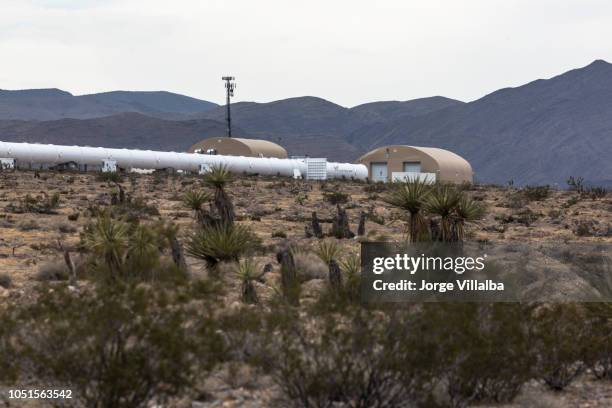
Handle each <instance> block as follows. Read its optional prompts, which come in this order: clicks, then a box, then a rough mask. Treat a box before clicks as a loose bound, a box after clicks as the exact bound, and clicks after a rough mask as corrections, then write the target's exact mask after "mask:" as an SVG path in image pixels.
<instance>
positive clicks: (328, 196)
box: [323, 191, 351, 205]
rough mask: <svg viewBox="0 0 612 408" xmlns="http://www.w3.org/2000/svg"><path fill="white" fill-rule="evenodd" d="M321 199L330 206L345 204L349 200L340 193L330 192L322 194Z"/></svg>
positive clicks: (349, 197) (346, 195)
mask: <svg viewBox="0 0 612 408" xmlns="http://www.w3.org/2000/svg"><path fill="white" fill-rule="evenodd" d="M323 199H324V200H325V201H327V202H328V203H330V204H332V205H338V204H346V203H348V202H349V201H350V200H351V196H350V195H349V194H347V193H343V192H342V191H330V192H325V193H323Z"/></svg>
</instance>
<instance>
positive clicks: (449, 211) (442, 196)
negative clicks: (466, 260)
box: [426, 184, 461, 241]
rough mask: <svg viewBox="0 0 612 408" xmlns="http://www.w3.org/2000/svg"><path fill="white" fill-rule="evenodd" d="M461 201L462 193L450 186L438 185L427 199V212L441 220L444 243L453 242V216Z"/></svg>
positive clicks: (441, 233)
mask: <svg viewBox="0 0 612 408" xmlns="http://www.w3.org/2000/svg"><path fill="white" fill-rule="evenodd" d="M460 199H461V195H460V193H459V192H457V190H456V189H455V187H454V186H451V185H449V184H439V185H436V186H435V187H434V188H433V189H432V191H431V193H430V194H429V195H428V197H427V203H426V209H427V211H428V212H429V213H431V214H435V215H439V216H440V218H441V220H440V237H441V239H442V241H451V240H452V225H453V215H454V211H455V208H456V207H457V204H458V203H459V201H460Z"/></svg>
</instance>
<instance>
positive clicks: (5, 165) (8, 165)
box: [0, 158, 15, 170]
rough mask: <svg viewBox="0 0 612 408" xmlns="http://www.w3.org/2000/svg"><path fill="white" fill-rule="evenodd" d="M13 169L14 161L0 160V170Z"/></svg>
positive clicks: (8, 159) (9, 159)
mask: <svg viewBox="0 0 612 408" xmlns="http://www.w3.org/2000/svg"><path fill="white" fill-rule="evenodd" d="M14 168H15V159H11V158H0V170H12V169H14Z"/></svg>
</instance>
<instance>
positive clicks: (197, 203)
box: [183, 190, 211, 225]
mask: <svg viewBox="0 0 612 408" xmlns="http://www.w3.org/2000/svg"><path fill="white" fill-rule="evenodd" d="M210 199H211V196H210V194H209V193H207V192H206V191H204V190H189V191H187V192H186V193H185V194H184V195H183V203H184V204H185V206H186V207H188V208H190V209H191V210H192V211H193V212H194V214H195V218H196V221H197V222H198V223H199V224H200V225H202V224H203V223H204V221H205V214H204V212H205V211H204V209H203V208H202V206H203V205H204V204H206V203H207V202H209V201H210Z"/></svg>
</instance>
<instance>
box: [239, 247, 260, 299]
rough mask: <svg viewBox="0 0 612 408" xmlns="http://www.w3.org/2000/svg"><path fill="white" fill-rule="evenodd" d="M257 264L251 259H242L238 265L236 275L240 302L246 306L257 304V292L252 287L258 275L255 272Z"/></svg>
mask: <svg viewBox="0 0 612 408" xmlns="http://www.w3.org/2000/svg"><path fill="white" fill-rule="evenodd" d="M256 269H257V264H256V263H255V262H254V261H253V260H252V259H249V258H247V259H244V260H242V261H240V262H239V263H238V271H237V273H236V275H237V276H238V278H239V279H240V282H241V289H240V293H241V299H242V302H244V303H248V304H254V303H259V298H258V297H257V291H256V290H255V286H254V285H253V281H254V280H257V279H258V278H259V277H260V275H259V274H257V272H256Z"/></svg>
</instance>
